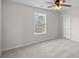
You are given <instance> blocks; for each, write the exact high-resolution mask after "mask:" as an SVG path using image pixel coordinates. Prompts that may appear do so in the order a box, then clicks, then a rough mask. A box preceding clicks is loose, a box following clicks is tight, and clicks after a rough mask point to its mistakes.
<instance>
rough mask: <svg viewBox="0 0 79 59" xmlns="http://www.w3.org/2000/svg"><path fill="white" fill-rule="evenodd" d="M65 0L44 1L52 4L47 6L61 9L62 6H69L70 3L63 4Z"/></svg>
mask: <svg viewBox="0 0 79 59" xmlns="http://www.w3.org/2000/svg"><path fill="white" fill-rule="evenodd" d="M65 2H66V1H65V0H55V1H54V3H53V2H46V3H48V4H52V5H51V6H49V7H48V8H51V7H55V8H56V9H61V7H62V6H65V7H71V5H68V4H65Z"/></svg>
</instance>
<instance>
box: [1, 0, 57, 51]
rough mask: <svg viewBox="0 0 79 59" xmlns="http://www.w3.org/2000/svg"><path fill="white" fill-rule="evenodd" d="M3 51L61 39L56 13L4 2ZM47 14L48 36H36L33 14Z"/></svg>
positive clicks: (6, 0) (5, 0) (4, 0)
mask: <svg viewBox="0 0 79 59" xmlns="http://www.w3.org/2000/svg"><path fill="white" fill-rule="evenodd" d="M2 7H3V15H2V16H3V21H2V30H3V31H2V50H3V51H4V50H8V49H12V48H16V47H20V46H24V45H28V44H31V43H35V42H40V41H44V40H49V39H55V38H58V37H59V28H58V27H59V19H58V18H59V17H58V13H57V12H56V11H48V10H43V9H40V8H34V7H30V6H27V5H23V4H20V3H14V2H11V1H8V0H2ZM34 12H40V13H44V14H47V34H42V35H36V36H35V35H34V33H33V13H34Z"/></svg>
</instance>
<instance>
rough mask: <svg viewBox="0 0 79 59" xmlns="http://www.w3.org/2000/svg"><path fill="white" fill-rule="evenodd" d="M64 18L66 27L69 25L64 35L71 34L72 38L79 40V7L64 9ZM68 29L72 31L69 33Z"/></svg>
mask: <svg viewBox="0 0 79 59" xmlns="http://www.w3.org/2000/svg"><path fill="white" fill-rule="evenodd" d="M63 20H64V22H63V23H64V24H65V25H64V27H68V28H66V29H64V32H66V33H65V34H64V36H65V37H69V36H70V37H71V38H70V39H71V40H73V41H77V42H79V7H76V8H72V9H70V10H67V11H63ZM66 23H67V24H66ZM69 23H70V25H69ZM69 28H70V29H69ZM68 31H70V32H69V33H70V34H68V33H67V32H68Z"/></svg>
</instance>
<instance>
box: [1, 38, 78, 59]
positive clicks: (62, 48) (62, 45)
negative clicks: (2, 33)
mask: <svg viewBox="0 0 79 59" xmlns="http://www.w3.org/2000/svg"><path fill="white" fill-rule="evenodd" d="M1 57H2V58H73V57H74V58H78V57H79V43H77V42H74V41H71V40H67V39H55V40H50V41H45V42H41V43H38V44H34V45H30V46H25V47H21V48H17V49H13V50H9V51H6V52H3V54H2V56H1Z"/></svg>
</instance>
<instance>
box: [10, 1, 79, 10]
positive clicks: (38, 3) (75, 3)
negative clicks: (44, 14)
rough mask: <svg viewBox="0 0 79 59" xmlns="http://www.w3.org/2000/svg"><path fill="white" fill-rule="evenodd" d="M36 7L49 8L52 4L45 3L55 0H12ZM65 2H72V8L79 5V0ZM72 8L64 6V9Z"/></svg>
mask: <svg viewBox="0 0 79 59" xmlns="http://www.w3.org/2000/svg"><path fill="white" fill-rule="evenodd" d="M10 1H14V2H18V3H22V4H26V5H30V6H34V7H39V8H44V9H48V8H47V7H48V6H50V4H47V3H45V2H46V1H49V2H50V1H52V2H54V1H55V0H10ZM65 4H70V5H72V7H71V8H75V7H79V0H66V2H65ZM51 9H52V8H51ZM68 9H70V8H69V7H63V10H68Z"/></svg>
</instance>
